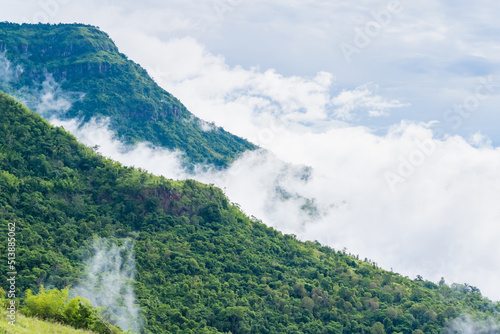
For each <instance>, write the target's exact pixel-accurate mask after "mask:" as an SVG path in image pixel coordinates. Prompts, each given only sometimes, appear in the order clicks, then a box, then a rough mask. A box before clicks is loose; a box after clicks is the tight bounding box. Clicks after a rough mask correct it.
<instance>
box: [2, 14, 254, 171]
mask: <svg viewBox="0 0 500 334" xmlns="http://www.w3.org/2000/svg"><path fill="white" fill-rule="evenodd" d="M4 51H5V55H6V57H7V58H8V60H9V61H10V62H11V63H12V68H14V69H17V70H16V74H15V75H13V77H12V78H11V79H10V80H8V81H7V82H4V83H3V85H2V82H1V81H2V80H0V89H2V90H4V91H6V92H8V93H9V94H11V95H14V96H18V97H19V98H20V99H21V100H22V101H26V103H27V105H28V106H29V107H31V108H32V109H34V110H35V111H36V108H35V107H36V106H37V103H38V102H40V101H39V100H40V98H39V95H40V92H42V91H43V89H44V85H43V83H44V82H45V81H46V80H47V78H49V77H52V78H53V79H54V80H55V81H56V82H59V83H61V88H62V90H63V91H64V92H66V93H65V94H64V95H63V96H64V97H65V98H66V99H67V100H70V101H71V102H73V104H72V106H71V108H70V109H69V110H67V111H66V110H63V111H61V110H47V111H45V114H44V115H43V116H47V117H50V116H54V115H56V116H58V117H65V118H78V119H82V120H84V121H89V120H90V119H91V118H93V117H97V118H100V117H109V118H110V126H111V128H112V129H113V130H114V131H116V133H117V135H118V137H119V138H120V139H123V140H124V141H126V142H128V143H136V142H143V141H147V142H150V143H152V144H154V145H156V146H161V147H166V148H169V149H172V150H174V149H178V150H180V151H182V152H184V153H185V158H186V159H187V161H189V162H192V163H208V164H213V165H215V166H218V167H224V166H227V164H228V163H229V162H231V161H233V160H234V159H235V158H236V157H237V156H238V155H239V154H241V153H242V152H244V151H246V150H252V149H255V148H256V146H255V145H253V144H251V143H249V142H248V141H246V140H244V139H241V138H239V137H236V136H234V135H232V134H230V133H229V132H226V131H224V130H223V129H222V128H215V129H214V130H211V131H204V130H203V128H202V126H201V120H200V119H198V118H196V117H195V116H194V115H192V114H191V113H190V112H189V111H188V110H187V109H186V108H185V107H184V105H182V103H181V102H180V101H179V100H177V99H176V98H175V97H173V96H172V95H171V94H169V93H168V92H166V91H165V90H163V89H162V88H161V87H159V86H158V85H157V84H156V83H155V82H154V81H153V80H152V79H151V77H150V76H149V75H148V73H147V72H146V71H145V70H144V69H143V68H141V67H140V66H139V65H138V64H136V63H134V62H132V61H130V60H128V59H127V57H126V56H125V55H123V54H121V53H120V52H119V51H118V48H117V47H116V46H115V45H114V43H113V41H112V40H111V39H110V38H109V36H108V35H107V34H106V33H104V32H102V31H100V30H99V29H98V28H96V27H92V26H87V25H82V24H59V25H50V24H36V25H30V24H22V25H19V24H13V23H5V22H4V23H0V54H1V53H2V52H4ZM20 69H22V70H20ZM61 94H62V93H61Z"/></svg>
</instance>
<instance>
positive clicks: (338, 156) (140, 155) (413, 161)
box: [0, 0, 500, 300]
mask: <svg viewBox="0 0 500 334" xmlns="http://www.w3.org/2000/svg"><path fill="white" fill-rule="evenodd" d="M0 8H1V10H0V20H7V21H14V22H38V21H44V22H46V21H49V22H53V23H56V22H70V23H71V22H83V23H89V24H94V25H97V26H99V27H101V28H102V29H103V30H105V31H106V32H108V33H109V34H110V36H111V37H112V38H113V40H115V42H116V44H117V45H118V47H119V48H120V50H121V51H122V52H124V53H125V54H127V55H128V56H129V58H130V59H132V60H134V61H136V62H138V63H140V64H141V65H142V66H144V67H145V68H146V69H147V70H148V72H149V73H150V74H151V75H152V76H153V77H154V78H155V80H156V81H157V82H158V83H159V84H160V85H161V86H162V87H164V88H165V89H167V90H168V91H170V92H171V93H172V94H174V95H175V96H177V97H178V98H180V99H181V101H182V102H183V103H184V104H185V105H186V106H187V107H188V108H189V109H190V110H191V111H192V112H193V113H195V114H196V115H197V116H199V117H201V118H203V119H204V120H206V121H207V122H214V123H215V124H217V125H220V126H223V127H224V128H225V129H226V130H229V131H231V132H233V133H235V134H237V135H240V136H242V137H245V138H248V139H250V140H251V141H253V142H255V143H257V144H259V145H260V146H261V147H263V148H265V149H267V150H268V151H267V152H255V153H252V154H248V155H245V156H243V157H242V158H241V159H239V160H238V161H236V162H235V163H234V164H233V165H232V166H231V167H230V169H229V170H228V171H225V172H217V171H209V172H206V171H205V170H204V169H203V168H200V172H199V173H198V174H197V175H196V176H195V177H196V178H197V179H199V180H201V181H204V182H208V183H215V184H216V185H218V186H220V187H221V188H223V189H225V191H226V193H227V194H228V196H229V198H230V200H232V201H234V202H237V203H240V204H241V207H242V208H243V210H244V211H245V212H246V213H247V214H248V215H255V216H257V217H259V218H261V219H262V220H263V221H264V222H265V223H266V224H268V225H272V226H275V227H277V228H278V229H280V230H282V231H285V232H288V233H294V234H296V235H298V236H299V237H301V238H303V239H311V240H315V239H317V240H319V241H320V242H322V243H325V244H328V245H330V246H333V247H335V248H337V249H342V248H343V247H347V248H348V250H349V251H352V252H353V253H355V254H360V256H361V257H362V258H364V257H368V258H371V259H373V260H374V261H376V262H378V263H379V264H380V265H381V266H383V267H384V268H385V269H390V268H394V270H395V271H397V272H400V273H402V274H403V275H408V276H410V277H415V275H417V274H420V275H423V276H424V278H428V279H431V280H433V281H435V282H438V281H439V279H440V278H441V277H442V276H444V277H445V278H446V280H447V282H449V283H451V282H459V283H464V282H467V283H470V284H472V285H476V286H478V287H479V288H480V289H481V290H482V291H483V292H484V293H485V294H486V295H487V296H488V297H490V298H493V299H496V300H500V292H499V290H498V288H497V279H496V278H497V277H498V276H499V275H500V263H499V262H498V261H497V254H499V253H500V245H499V244H498V242H497V240H498V236H499V235H500V227H499V226H500V224H498V221H499V220H500V209H499V208H498V207H499V206H498V202H499V200H500V198H499V196H500V177H499V170H500V168H499V167H500V149H498V148H497V146H498V144H500V131H498V129H499V125H498V124H500V122H499V121H500V115H499V113H498V112H497V110H498V108H499V106H500V73H499V65H498V64H499V58H500V40H499V39H498V35H499V34H500V21H498V19H497V18H498V16H499V15H500V3H497V2H494V1H490V0H480V1H476V2H470V1H469V2H467V1H453V2H451V1H439V0H422V1H418V2H417V1H409V0H400V1H398V0H395V1H392V0H391V1H379V0H370V1H368V0H357V1H326V0H303V1H296V0H287V1H285V0H266V1H263V0H253V1H246V0H206V1H193V0H183V1H177V0H170V1H160V0H145V1H141V2H138V1H129V0H125V1H109V0H108V1H105V0H100V1H97V0H88V1H76V0H26V1H23V3H22V4H21V3H20V2H19V1H11V0H0ZM388 13H389V14H390V16H389V14H388ZM377 18H378V20H377ZM379 22H380V23H379ZM346 50H347V51H346ZM346 55H348V56H347V57H346ZM0 61H1V59H0ZM0 69H1V66H0ZM56 102H64V101H52V102H51V103H56ZM54 122H56V123H58V124H61V122H60V121H54ZM65 125H66V127H67V128H68V129H70V130H72V131H73V133H75V134H76V135H77V136H78V138H79V139H80V140H82V141H84V142H86V143H88V144H90V145H96V144H97V145H100V146H101V149H102V150H103V153H104V154H106V155H108V156H111V157H113V158H115V159H117V160H120V161H122V162H124V163H126V164H129V165H136V166H140V167H143V168H146V169H148V170H150V171H152V172H154V173H156V174H163V175H165V176H167V177H171V178H185V177H187V175H186V173H185V171H183V170H182V168H181V167H180V164H179V161H178V153H175V152H167V151H164V150H157V151H149V150H148V149H147V146H145V145H139V146H138V147H137V148H136V150H135V151H133V152H132V153H131V154H124V153H123V152H122V151H120V149H119V146H120V144H119V143H116V142H115V141H113V139H112V138H111V135H110V133H109V131H107V130H106V126H105V124H104V125H103V124H93V125H92V126H91V128H86V129H85V131H84V132H82V131H79V130H78V129H77V127H76V126H75V124H74V123H67V124H65ZM207 130H208V131H210V126H207ZM304 166H311V167H312V170H313V171H312V172H311V173H312V174H311V178H310V179H311V181H310V182H308V183H306V184H304V183H303V182H301V181H300V180H298V179H297V178H296V175H299V174H300V173H301V172H302V171H303V167H304ZM276 184H280V185H281V186H283V187H284V188H285V189H286V190H287V191H288V192H290V193H292V194H296V195H297V196H295V197H294V199H293V200H290V201H288V202H280V201H279V200H278V199H277V196H276V193H275V191H276ZM303 198H314V199H315V202H316V203H317V205H318V208H319V210H320V212H321V214H320V215H319V216H318V217H314V218H311V217H308V216H304V214H303V212H301V211H300V210H299V208H300V207H301V205H302V204H303V203H302V202H301V201H302V200H303Z"/></svg>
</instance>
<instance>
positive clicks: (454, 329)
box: [445, 316, 500, 334]
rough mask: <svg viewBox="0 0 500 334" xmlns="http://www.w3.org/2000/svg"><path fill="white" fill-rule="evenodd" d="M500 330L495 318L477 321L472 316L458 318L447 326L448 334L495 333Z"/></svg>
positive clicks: (446, 331)
mask: <svg viewBox="0 0 500 334" xmlns="http://www.w3.org/2000/svg"><path fill="white" fill-rule="evenodd" d="M499 331H500V328H499V327H498V324H497V323H495V321H494V320H491V321H489V320H486V321H475V320H473V319H472V318H471V317H470V316H462V317H459V318H456V319H454V320H453V321H451V322H449V323H448V324H447V325H446V327H445V333H446V334H494V333H498V332H499Z"/></svg>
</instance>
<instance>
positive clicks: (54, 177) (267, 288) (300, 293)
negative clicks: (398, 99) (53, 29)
mask: <svg viewBox="0 0 500 334" xmlns="http://www.w3.org/2000/svg"><path fill="white" fill-rule="evenodd" d="M0 133H1V136H0V222H1V226H2V231H3V232H2V233H4V232H5V233H4V235H6V227H7V223H8V222H16V226H17V230H18V234H17V238H18V250H17V252H18V254H17V258H18V263H17V266H18V267H17V271H18V276H19V277H18V280H17V282H18V289H19V291H26V289H28V288H31V289H33V290H34V291H37V289H38V288H37V287H38V286H39V285H40V284H43V283H45V284H51V285H53V286H55V287H57V288H63V287H65V286H67V285H73V284H75V282H78V280H79V278H80V277H81V275H82V272H83V269H84V266H83V259H84V257H85V256H87V255H88V245H89V244H90V242H91V240H92V239H93V238H94V237H96V236H98V237H105V238H108V239H113V240H116V242H117V243H120V242H122V241H123V239H124V238H129V239H132V240H134V242H135V247H134V251H135V261H136V266H137V273H136V276H135V282H134V289H135V292H136V295H137V302H138V303H139V305H140V307H141V311H142V317H143V319H144V325H145V328H144V331H145V332H148V333H149V332H152V333H196V334H198V333H219V332H224V333H228V332H232V333H233V334H235V333H311V334H317V333H384V332H385V333H398V332H399V333H412V332H413V333H421V332H420V331H419V330H421V331H423V332H424V333H440V332H442V331H443V328H445V327H444V326H446V324H447V323H449V322H450V321H451V320H452V319H454V318H457V317H461V316H467V317H470V319H474V320H477V321H479V322H478V323H481V322H482V323H483V324H484V323H485V321H489V322H490V324H491V323H492V324H498V323H499V316H498V311H499V310H500V306H499V305H498V304H494V303H492V302H490V301H489V300H487V299H485V298H483V297H482V296H481V294H480V292H479V291H478V290H477V289H475V288H473V287H470V286H467V285H456V284H455V285H452V286H451V287H449V286H447V285H446V284H444V283H443V284H440V285H436V284H434V283H431V282H427V281H423V280H417V281H412V280H409V279H407V278H404V277H401V276H400V275H398V274H396V273H392V272H387V271H384V270H382V269H380V268H377V267H376V266H375V265H373V264H370V263H366V262H363V261H359V260H358V259H356V258H354V257H352V256H350V255H348V254H345V253H344V252H341V251H335V250H333V249H331V248H328V247H323V246H321V245H319V244H317V243H313V242H300V241H298V240H296V239H295V237H294V236H290V235H283V234H281V233H279V232H277V231H275V230H274V229H272V228H268V227H266V226H265V225H263V224H262V223H259V222H255V221H252V220H250V219H249V218H248V217H246V216H245V215H244V214H243V213H241V212H240V211H239V210H238V208H237V207H236V206H234V205H232V204H231V203H229V202H228V200H227V199H226V197H225V196H224V194H223V193H222V191H221V190H220V189H217V188H214V187H212V186H208V185H204V184H200V183H198V182H195V181H192V180H187V181H182V182H181V181H178V182H174V181H171V180H167V179H165V178H163V177H156V176H153V175H150V174H147V173H145V172H142V171H140V170H136V169H134V168H127V167H123V166H121V165H120V164H119V163H117V162H113V161H111V160H109V159H106V158H103V157H101V156H99V155H97V154H96V153H94V152H93V151H92V149H90V148H87V147H85V146H83V145H81V144H79V143H78V142H77V141H76V140H75V138H73V137H72V136H71V135H69V134H68V133H66V132H65V131H64V130H63V129H62V128H54V127H53V126H51V125H50V124H48V123H47V122H46V121H44V120H43V119H42V118H41V117H40V116H38V115H37V114H35V113H33V112H31V111H29V110H27V109H26V108H25V107H23V106H22V105H21V104H19V103H18V102H16V101H14V100H13V99H12V98H10V97H8V96H7V95H5V94H3V93H2V94H1V95H0ZM5 248H6V244H5V242H2V243H0V250H1V251H2V253H3V254H4V253H5ZM4 265H5V264H3V263H2V266H4ZM6 272H7V270H5V268H4V270H2V271H1V272H0V279H2V280H3V281H4V282H5V279H6V276H5V275H6ZM477 326H479V325H477ZM490 328H491V327H485V329H484V331H482V330H481V329H480V327H477V328H476V332H477V333H481V332H484V333H489V332H490V331H489V330H490ZM497 328H498V327H497ZM487 330H488V331H487Z"/></svg>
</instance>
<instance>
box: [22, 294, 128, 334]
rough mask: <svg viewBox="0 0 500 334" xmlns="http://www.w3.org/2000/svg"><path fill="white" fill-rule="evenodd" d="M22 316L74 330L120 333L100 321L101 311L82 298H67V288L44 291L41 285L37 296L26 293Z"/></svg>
mask: <svg viewBox="0 0 500 334" xmlns="http://www.w3.org/2000/svg"><path fill="white" fill-rule="evenodd" d="M21 311H22V313H23V314H25V315H27V316H31V317H37V318H40V319H42V320H49V321H56V322H58V323H61V324H65V325H69V326H71V327H74V328H80V329H88V330H91V331H93V332H96V333H102V334H113V333H118V334H119V333H122V331H121V330H120V329H118V328H116V327H113V326H111V325H109V324H107V323H106V322H105V321H104V320H102V315H101V309H99V308H97V307H94V306H92V304H90V302H89V301H88V300H87V299H85V298H82V297H79V296H77V297H75V298H73V299H70V298H69V287H66V288H65V289H63V290H57V289H51V290H48V291H46V290H45V289H44V288H43V285H42V286H41V288H40V292H39V293H38V294H37V295H33V293H32V292H31V290H29V289H28V291H26V299H25V301H24V307H23V309H22V310H21Z"/></svg>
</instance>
